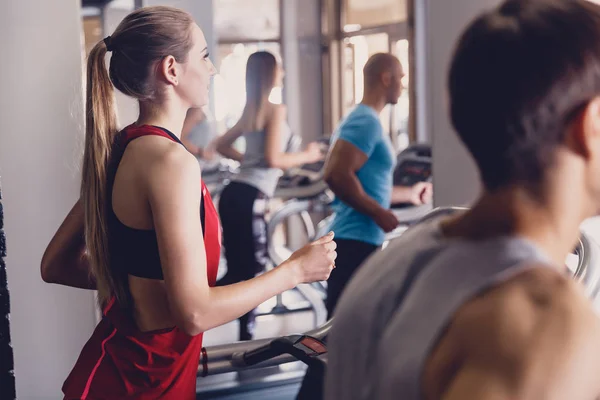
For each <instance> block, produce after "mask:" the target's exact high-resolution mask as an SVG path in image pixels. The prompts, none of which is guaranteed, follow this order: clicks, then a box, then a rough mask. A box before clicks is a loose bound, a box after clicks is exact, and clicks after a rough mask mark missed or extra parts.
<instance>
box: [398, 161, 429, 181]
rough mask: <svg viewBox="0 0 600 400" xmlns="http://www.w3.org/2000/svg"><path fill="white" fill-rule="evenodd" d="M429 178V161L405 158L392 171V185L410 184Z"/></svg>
mask: <svg viewBox="0 0 600 400" xmlns="http://www.w3.org/2000/svg"><path fill="white" fill-rule="evenodd" d="M430 178H431V163H429V162H426V161H420V160H405V161H403V162H402V163H401V164H400V165H398V166H397V167H396V170H395V171H394V185H398V186H412V185H414V184H415V183H417V182H427V181H429V180H430Z"/></svg>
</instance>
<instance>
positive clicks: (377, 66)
mask: <svg viewBox="0 0 600 400" xmlns="http://www.w3.org/2000/svg"><path fill="white" fill-rule="evenodd" d="M363 74H364V77H365V93H375V92H377V93H380V94H381V95H382V96H385V100H386V102H388V103H395V102H396V101H398V97H400V94H401V91H402V83H401V80H402V77H403V76H404V72H403V71H402V65H401V64H400V61H399V60H398V59H397V58H396V57H395V56H393V55H392V54H389V53H377V54H374V55H372V56H371V57H370V58H369V60H368V61H367V63H366V64H365V67H364V69H363Z"/></svg>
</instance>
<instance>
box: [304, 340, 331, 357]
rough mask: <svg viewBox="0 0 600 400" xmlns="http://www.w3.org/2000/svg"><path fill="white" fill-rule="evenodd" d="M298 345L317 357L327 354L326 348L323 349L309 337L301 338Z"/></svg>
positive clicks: (321, 344) (320, 343) (320, 344)
mask: <svg viewBox="0 0 600 400" xmlns="http://www.w3.org/2000/svg"><path fill="white" fill-rule="evenodd" d="M300 344H301V345H303V346H304V347H306V348H308V349H310V350H311V351H312V352H313V353H315V354H317V355H320V354H325V353H327V347H325V345H324V344H323V343H322V342H321V341H319V340H317V339H314V338H311V337H310V336H305V337H303V338H302V340H300Z"/></svg>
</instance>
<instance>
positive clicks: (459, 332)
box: [428, 268, 600, 400]
mask: <svg viewBox="0 0 600 400" xmlns="http://www.w3.org/2000/svg"><path fill="white" fill-rule="evenodd" d="M578 285H579V284H577V283H575V282H573V281H571V280H568V279H567V278H564V277H563V276H562V275H560V274H559V273H557V272H556V271H554V270H551V269H549V268H538V269H534V270H530V271H528V272H525V273H523V274H521V275H519V276H518V277H516V278H514V279H513V280H511V281H510V282H508V283H506V284H504V285H502V286H501V287H499V288H497V289H494V290H491V291H490V292H488V293H486V294H485V295H483V296H481V297H480V298H479V299H476V300H474V301H473V302H471V303H470V304H468V305H466V306H465V307H463V309H462V310H461V311H460V312H459V313H458V314H457V317H456V318H455V320H454V321H453V323H452V325H451V327H450V329H449V332H448V336H449V337H450V336H451V337H452V338H453V339H452V340H453V341H454V343H453V345H455V346H458V348H459V349H460V350H459V352H460V354H461V355H460V357H459V358H461V362H460V368H459V369H458V370H457V371H456V373H455V374H454V377H453V378H452V380H451V381H450V383H449V384H448V385H447V387H446V389H445V391H444V394H443V396H441V397H442V398H443V399H444V400H459V399H460V400H464V399H481V400H527V399H546V400H562V399H594V398H598V397H599V396H600V380H599V379H597V372H595V371H597V370H598V368H599V367H600V362H599V361H600V358H599V357H598V354H600V353H599V350H600V346H599V343H600V335H599V334H600V329H599V322H598V319H597V317H596V315H595V313H594V311H593V309H592V307H591V303H590V302H589V300H588V299H587V298H585V296H584V295H583V292H582V290H581V289H580V288H579V286H578ZM434 357H435V355H434ZM434 368H435V367H434ZM428 397H429V396H428Z"/></svg>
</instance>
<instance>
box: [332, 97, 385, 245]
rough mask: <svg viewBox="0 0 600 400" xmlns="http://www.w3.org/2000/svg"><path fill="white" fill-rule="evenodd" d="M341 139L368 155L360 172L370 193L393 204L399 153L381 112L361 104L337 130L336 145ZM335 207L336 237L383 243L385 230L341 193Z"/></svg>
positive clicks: (361, 178) (359, 174)
mask: <svg viewBox="0 0 600 400" xmlns="http://www.w3.org/2000/svg"><path fill="white" fill-rule="evenodd" d="M337 140H345V141H347V142H349V143H351V144H353V145H354V146H356V147H357V148H358V149H360V151H362V152H363V153H365V154H366V155H367V157H368V160H367V161H366V162H365V164H364V165H363V166H362V167H361V168H360V169H359V170H358V171H357V173H356V175H357V177H358V179H359V181H360V183H361V185H362V187H363V189H364V190H365V192H366V193H367V195H369V196H370V197H372V198H373V199H375V200H376V201H377V202H378V203H379V204H380V205H381V206H382V207H383V208H389V207H390V203H391V196H392V185H393V174H394V167H395V166H396V157H395V153H394V150H393V146H392V142H391V140H390V138H389V137H388V135H385V134H384V133H383V127H382V126H381V122H380V121H379V115H378V114H377V112H376V111H375V110H374V109H372V108H371V107H369V106H365V105H363V104H359V105H357V106H356V107H355V108H354V110H352V111H351V112H350V114H348V115H347V116H346V118H344V119H343V120H342V122H341V123H340V125H339V126H338V128H337V130H336V131H335V133H334V134H333V136H332V139H331V145H332V147H333V144H334V143H335V142H336V141H337ZM333 210H334V211H335V217H334V219H333V222H332V224H331V227H330V229H331V230H332V231H334V232H335V237H336V238H340V239H352V240H359V241H361V242H366V243H370V244H374V245H376V246H379V245H381V244H382V243H383V241H384V238H385V233H384V232H383V230H382V229H381V228H380V227H379V226H378V225H377V224H376V223H375V221H373V220H372V219H371V218H370V217H368V216H367V215H365V214H362V213H360V212H358V211H356V210H354V209H353V208H351V207H350V206H348V205H347V204H345V203H344V202H342V201H341V200H340V199H338V198H337V197H336V199H335V200H334V202H333Z"/></svg>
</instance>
